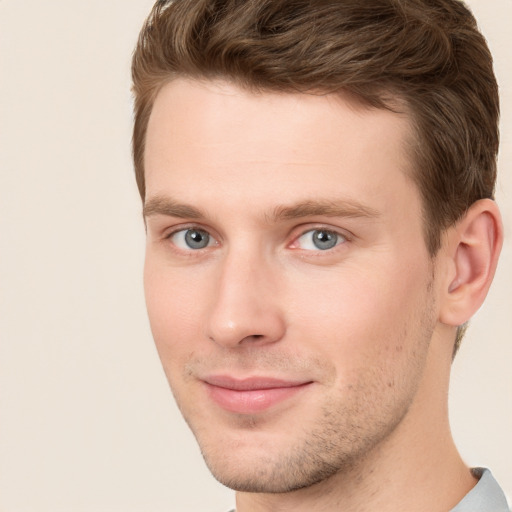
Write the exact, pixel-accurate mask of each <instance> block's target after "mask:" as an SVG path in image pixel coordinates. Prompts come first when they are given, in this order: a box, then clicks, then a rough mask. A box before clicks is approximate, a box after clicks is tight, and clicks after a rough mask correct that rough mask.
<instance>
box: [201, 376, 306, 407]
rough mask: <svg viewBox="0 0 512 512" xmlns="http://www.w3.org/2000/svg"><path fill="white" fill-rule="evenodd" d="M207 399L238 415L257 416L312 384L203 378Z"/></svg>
mask: <svg viewBox="0 0 512 512" xmlns="http://www.w3.org/2000/svg"><path fill="white" fill-rule="evenodd" d="M204 383H205V385H206V387H207V390H208V395H209V397H210V399H211V400H212V401H213V402H215V403H216V404H217V405H219V406H220V407H221V408H222V409H224V410H226V411H228V412H233V413H237V414H256V413H259V412H263V411H265V410H267V409H269V408H271V407H272V406H274V405H277V404H278V403H280V402H283V401H285V400H288V399H290V398H292V397H293V396H295V395H297V394H298V393H300V392H302V391H303V390H304V389H305V388H307V387H309V385H310V384H312V382H311V381H301V382H295V381H285V380H279V379H273V378H258V377H254V378H249V379H233V378H231V377H227V376H213V377H209V378H206V379H205V380H204Z"/></svg>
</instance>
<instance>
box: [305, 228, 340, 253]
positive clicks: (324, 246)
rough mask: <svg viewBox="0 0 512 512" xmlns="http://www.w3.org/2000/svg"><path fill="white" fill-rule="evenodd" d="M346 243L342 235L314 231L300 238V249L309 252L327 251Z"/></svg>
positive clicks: (324, 230) (320, 230) (325, 231)
mask: <svg viewBox="0 0 512 512" xmlns="http://www.w3.org/2000/svg"><path fill="white" fill-rule="evenodd" d="M345 241H346V239H345V238H344V237H343V236H342V235H340V234H339V233H336V232H334V231H329V230H327V229H312V230H310V231H306V232H305V233H304V234H303V235H301V236H300V237H299V238H298V242H299V246H300V248H301V249H305V250H308V251H327V250H328V249H332V248H333V247H336V246H337V245H339V244H340V243H342V242H345Z"/></svg>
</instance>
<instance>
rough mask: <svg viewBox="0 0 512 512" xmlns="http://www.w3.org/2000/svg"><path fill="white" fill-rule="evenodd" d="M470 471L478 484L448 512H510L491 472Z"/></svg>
mask: <svg viewBox="0 0 512 512" xmlns="http://www.w3.org/2000/svg"><path fill="white" fill-rule="evenodd" d="M471 471H472V473H473V475H475V477H476V478H478V479H479V480H478V483H477V484H476V485H475V487H473V489H471V491H469V492H468V493H467V494H466V496H464V498H462V500H461V501H460V502H459V504H458V505H456V506H455V508H452V509H451V511H450V512H510V509H509V508H508V505H507V500H506V498H505V494H503V491H502V490H501V487H500V486H499V485H498V482H496V480H494V477H493V476H492V474H491V472H490V471H489V470H488V469H485V468H474V469H472V470H471ZM230 512H235V510H231V511H230Z"/></svg>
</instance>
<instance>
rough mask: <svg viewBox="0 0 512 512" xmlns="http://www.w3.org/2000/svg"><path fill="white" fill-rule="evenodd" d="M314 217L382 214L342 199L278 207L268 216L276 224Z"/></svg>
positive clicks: (310, 201)
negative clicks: (282, 221) (281, 221)
mask: <svg viewBox="0 0 512 512" xmlns="http://www.w3.org/2000/svg"><path fill="white" fill-rule="evenodd" d="M314 216H322V217H346V218H347V217H348V218H357V217H366V218H377V217H379V216H380V214H379V212H378V211H377V210H375V209H374V208H370V207H369V206H365V205H363V204H361V203H359V202H356V201H353V200H348V199H340V200H339V201H336V200H334V201H326V200H318V201H315V200H308V201H302V202H299V203H297V204H294V205H291V206H277V207H276V208H274V210H273V212H272V214H271V215H270V216H268V220H269V221H271V222H276V221H279V220H293V219H300V218H303V217H314Z"/></svg>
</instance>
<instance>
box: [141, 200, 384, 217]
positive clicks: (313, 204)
mask: <svg viewBox="0 0 512 512" xmlns="http://www.w3.org/2000/svg"><path fill="white" fill-rule="evenodd" d="M143 215H144V218H147V217H151V216H153V215H166V216H169V217H178V218H182V219H204V218H207V217H208V216H207V215H206V214H205V213H204V212H202V211H201V210H200V209H198V208H195V207H194V206H190V205H187V204H182V203H179V202H177V201H176V200H174V199H172V198H170V197H162V196H156V197H153V198H151V199H149V200H148V201H147V202H146V203H145V204H144V208H143ZM315 216H322V217H345V218H358V217H363V218H377V217H379V216H380V214H379V212H378V211H377V210H375V209H374V208H370V207H369V206H365V205H363V204H361V203H359V202H357V201H353V200H348V199H340V200H323V199H322V200H306V201H300V202H298V203H295V204H292V205H280V206H276V207H275V208H274V209H273V210H272V212H271V213H270V214H266V215H265V219H266V221H267V222H270V223H273V222H279V221H282V220H294V219H300V218H304V217H315Z"/></svg>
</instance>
